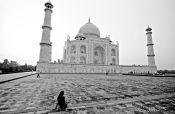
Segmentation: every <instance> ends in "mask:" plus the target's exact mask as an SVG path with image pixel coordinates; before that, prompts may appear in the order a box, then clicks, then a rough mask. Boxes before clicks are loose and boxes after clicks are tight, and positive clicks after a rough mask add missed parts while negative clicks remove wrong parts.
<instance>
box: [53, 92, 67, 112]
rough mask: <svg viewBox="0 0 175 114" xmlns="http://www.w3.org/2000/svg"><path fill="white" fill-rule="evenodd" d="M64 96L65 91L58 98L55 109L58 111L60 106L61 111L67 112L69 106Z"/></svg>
mask: <svg viewBox="0 0 175 114" xmlns="http://www.w3.org/2000/svg"><path fill="white" fill-rule="evenodd" d="M63 95H64V91H61V92H60V94H59V95H58V97H57V104H56V107H55V109H57V107H58V105H59V107H60V110H63V111H65V110H66V108H67V104H66V102H65V97H64V96H63Z"/></svg>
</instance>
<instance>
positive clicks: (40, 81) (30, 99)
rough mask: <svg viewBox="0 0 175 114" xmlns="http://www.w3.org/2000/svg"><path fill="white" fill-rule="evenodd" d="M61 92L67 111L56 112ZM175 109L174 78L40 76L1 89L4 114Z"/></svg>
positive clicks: (140, 113)
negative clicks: (57, 100) (65, 101)
mask: <svg viewBox="0 0 175 114" xmlns="http://www.w3.org/2000/svg"><path fill="white" fill-rule="evenodd" d="M61 90H64V91H65V97H66V100H67V102H69V104H68V106H69V109H68V111H67V112H56V111H55V110H53V109H54V108H55V104H56V98H57V96H58V94H59V92H60V91H61ZM174 107H175V78H174V77H168V78H166V77H161V78H159V77H138V76H124V75H116V76H114V75H112V76H110V75H108V76H106V75H89V74H79V75H78V74H72V75H71V74H41V78H37V77H36V75H34V76H31V77H26V78H22V79H19V80H15V81H12V82H8V83H4V84H1V86H0V113H2V114H11V113H16V114H18V113H27V114H34V113H35V114H42V113H45V114H62V113H63V114H69V113H70V114H148V113H150V114H161V113H163V114H171V113H175V108H174Z"/></svg>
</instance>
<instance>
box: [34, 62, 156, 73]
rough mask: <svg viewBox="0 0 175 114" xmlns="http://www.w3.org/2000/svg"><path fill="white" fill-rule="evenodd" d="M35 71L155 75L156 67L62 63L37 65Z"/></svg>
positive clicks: (39, 63)
mask: <svg viewBox="0 0 175 114" xmlns="http://www.w3.org/2000/svg"><path fill="white" fill-rule="evenodd" d="M37 71H39V72H42V73H106V72H109V73H130V72H133V73H153V74H154V73H156V72H157V68H156V67H149V66H127V65H93V64H92V65H91V64H88V65H87V64H86V65H82V64H64V63H41V62H38V63H37Z"/></svg>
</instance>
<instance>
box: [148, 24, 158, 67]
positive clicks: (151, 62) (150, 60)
mask: <svg viewBox="0 0 175 114" xmlns="http://www.w3.org/2000/svg"><path fill="white" fill-rule="evenodd" d="M151 30H152V29H151V28H150V27H149V26H148V28H147V29H146V35H147V49H148V55H147V56H148V66H156V65H155V59H154V56H155V54H154V48H153V45H154V44H153V41H152V32H151Z"/></svg>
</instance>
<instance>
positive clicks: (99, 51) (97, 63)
mask: <svg viewBox="0 0 175 114" xmlns="http://www.w3.org/2000/svg"><path fill="white" fill-rule="evenodd" d="M52 8H53V5H52V3H51V2H50V1H49V2H47V3H45V9H44V11H45V17H44V24H43V26H42V29H43V32H42V39H41V42H40V55H39V61H38V62H37V71H38V72H41V73H106V72H108V73H131V72H132V73H144V74H155V73H156V72H157V67H156V65H155V58H154V57H155V54H154V48H153V46H154V44H153V41H152V32H151V30H152V29H151V28H150V27H148V28H147V29H146V35H147V58H148V64H147V65H120V62H119V43H118V42H117V41H116V42H115V43H113V41H111V40H110V37H108V36H107V37H104V38H103V37H101V36H100V30H99V28H98V27H97V26H96V25H95V24H93V23H92V22H91V20H90V18H89V20H88V21H87V23H85V24H84V25H83V26H82V27H81V28H80V29H79V31H78V33H77V35H76V36H75V39H74V40H70V38H69V37H68V38H67V40H66V42H65V46H64V48H63V52H64V53H63V59H62V60H61V61H58V62H51V56H52V43H51V41H50V33H51V30H52V27H51V14H52ZM145 48H146V46H145Z"/></svg>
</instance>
